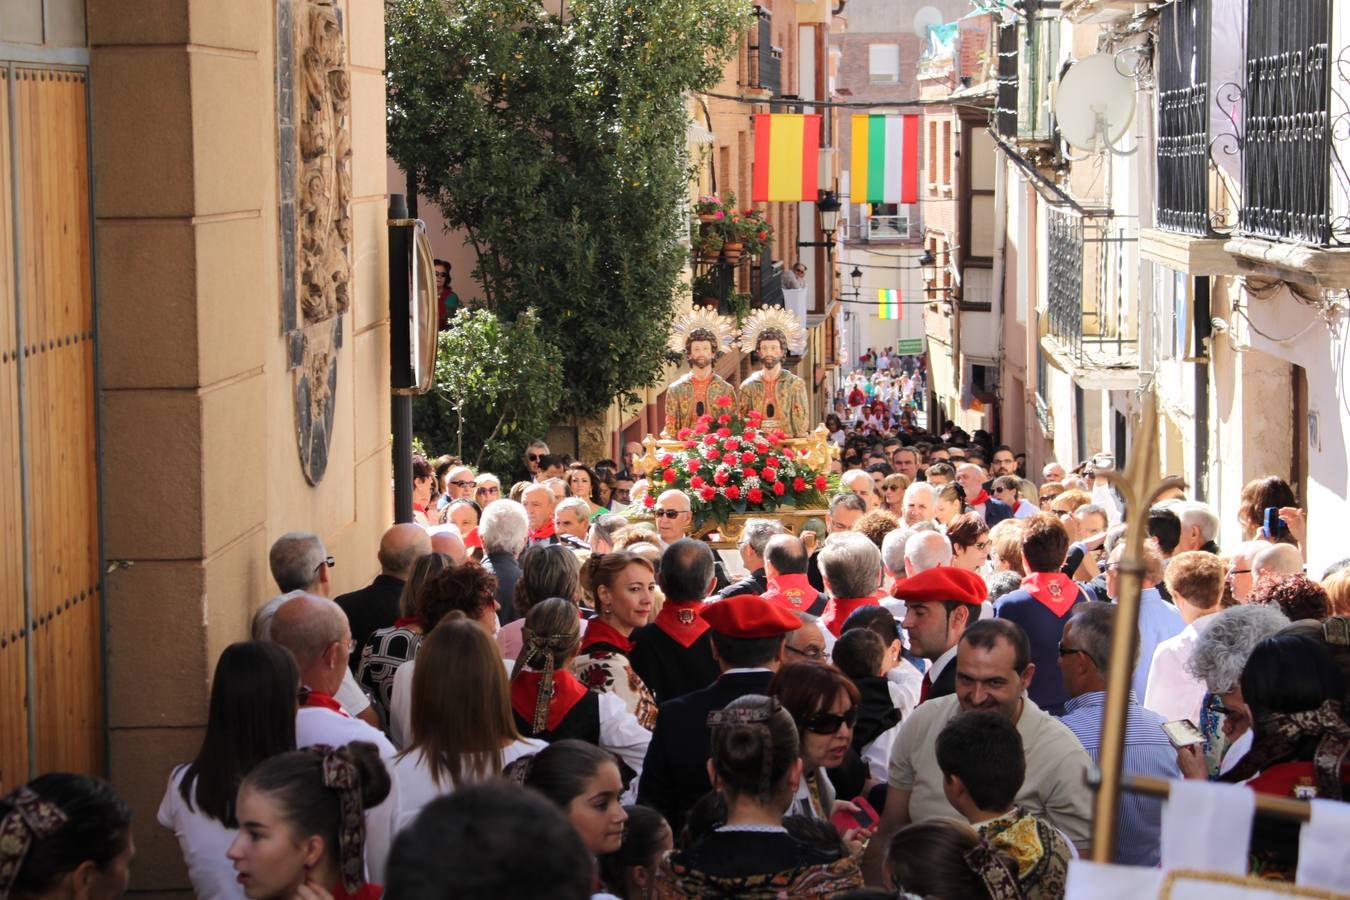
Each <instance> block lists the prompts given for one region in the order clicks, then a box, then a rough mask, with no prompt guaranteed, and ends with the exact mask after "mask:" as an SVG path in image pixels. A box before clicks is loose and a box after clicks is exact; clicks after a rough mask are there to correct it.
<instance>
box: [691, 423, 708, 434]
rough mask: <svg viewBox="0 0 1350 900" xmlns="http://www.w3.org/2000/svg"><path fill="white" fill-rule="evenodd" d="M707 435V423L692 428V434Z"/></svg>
mask: <svg viewBox="0 0 1350 900" xmlns="http://www.w3.org/2000/svg"><path fill="white" fill-rule="evenodd" d="M707 433H708V423H707V422H699V423H698V424H697V425H695V426H694V434H707Z"/></svg>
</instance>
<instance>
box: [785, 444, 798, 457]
mask: <svg viewBox="0 0 1350 900" xmlns="http://www.w3.org/2000/svg"><path fill="white" fill-rule="evenodd" d="M783 455H784V456H786V457H787V458H788V459H796V458H797V451H795V450H793V449H792V448H791V447H784V448H783Z"/></svg>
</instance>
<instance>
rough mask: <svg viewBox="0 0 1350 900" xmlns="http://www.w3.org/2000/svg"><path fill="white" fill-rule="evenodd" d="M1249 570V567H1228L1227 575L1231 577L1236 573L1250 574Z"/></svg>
mask: <svg viewBox="0 0 1350 900" xmlns="http://www.w3.org/2000/svg"><path fill="white" fill-rule="evenodd" d="M1251 571H1252V570H1251V569H1229V570H1228V575H1227V577H1228V578H1233V577H1235V576H1237V575H1250V574H1251Z"/></svg>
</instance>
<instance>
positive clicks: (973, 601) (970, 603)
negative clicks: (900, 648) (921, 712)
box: [895, 566, 987, 703]
mask: <svg viewBox="0 0 1350 900" xmlns="http://www.w3.org/2000/svg"><path fill="white" fill-rule="evenodd" d="M986 593H987V592H986V588H985V585H984V579H982V578H980V576H978V575H976V574H975V573H974V572H969V571H966V570H965V569H958V568H956V567H954V566H939V567H938V568H936V569H929V570H927V571H926V572H920V573H919V574H917V575H915V576H914V577H912V578H906V579H905V580H904V581H902V582H900V583H899V584H898V585H896V589H895V596H896V599H897V600H903V601H905V619H904V621H903V622H902V623H901V624H902V625H903V626H904V629H905V631H906V633H908V635H909V647H910V650H912V651H913V652H914V653H915V654H916V655H918V656H921V657H923V658H924V659H926V660H928V663H929V665H928V671H927V672H925V673H924V676H923V685H922V687H920V688H919V702H920V703H923V702H924V701H925V700H927V699H929V698H930V697H945V696H947V695H948V694H953V693H955V692H956V667H955V666H953V665H952V664H951V663H952V661H953V660H954V659H955V658H956V645H957V643H958V642H959V641H960V640H961V635H962V634H963V633H965V630H966V626H968V625H970V624H971V623H972V622H975V621H977V620H978V619H979V618H980V604H981V603H983V602H984V598H985V596H986Z"/></svg>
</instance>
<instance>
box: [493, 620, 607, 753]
mask: <svg viewBox="0 0 1350 900" xmlns="http://www.w3.org/2000/svg"><path fill="white" fill-rule="evenodd" d="M586 630H587V631H590V626H587V628H586ZM543 683H544V673H543V672H535V671H533V670H530V669H527V670H526V671H524V672H521V673H520V674H519V675H517V676H516V677H515V679H514V680H513V681H512V682H511V708H512V709H513V710H515V711H516V713H517V714H518V715H519V716H520V717H521V718H522V719H524V720H525V721H526V722H533V721H534V704H535V701H536V700H537V699H538V698H539V689H540V688H541V687H542V686H543ZM585 696H586V686H585V685H584V684H582V683H581V682H580V681H577V678H576V676H575V675H573V674H572V673H571V672H569V671H567V670H566V669H559V670H557V671H555V672H554V673H553V697H552V699H550V700H549V703H548V718H547V720H545V722H544V730H545V731H552V730H553V729H555V728H557V727H558V726H559V725H561V724H562V720H563V719H564V718H565V717H566V716H567V714H568V713H570V712H571V711H572V707H574V706H576V705H577V703H578V702H580V700H581V698H582V697H585Z"/></svg>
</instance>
